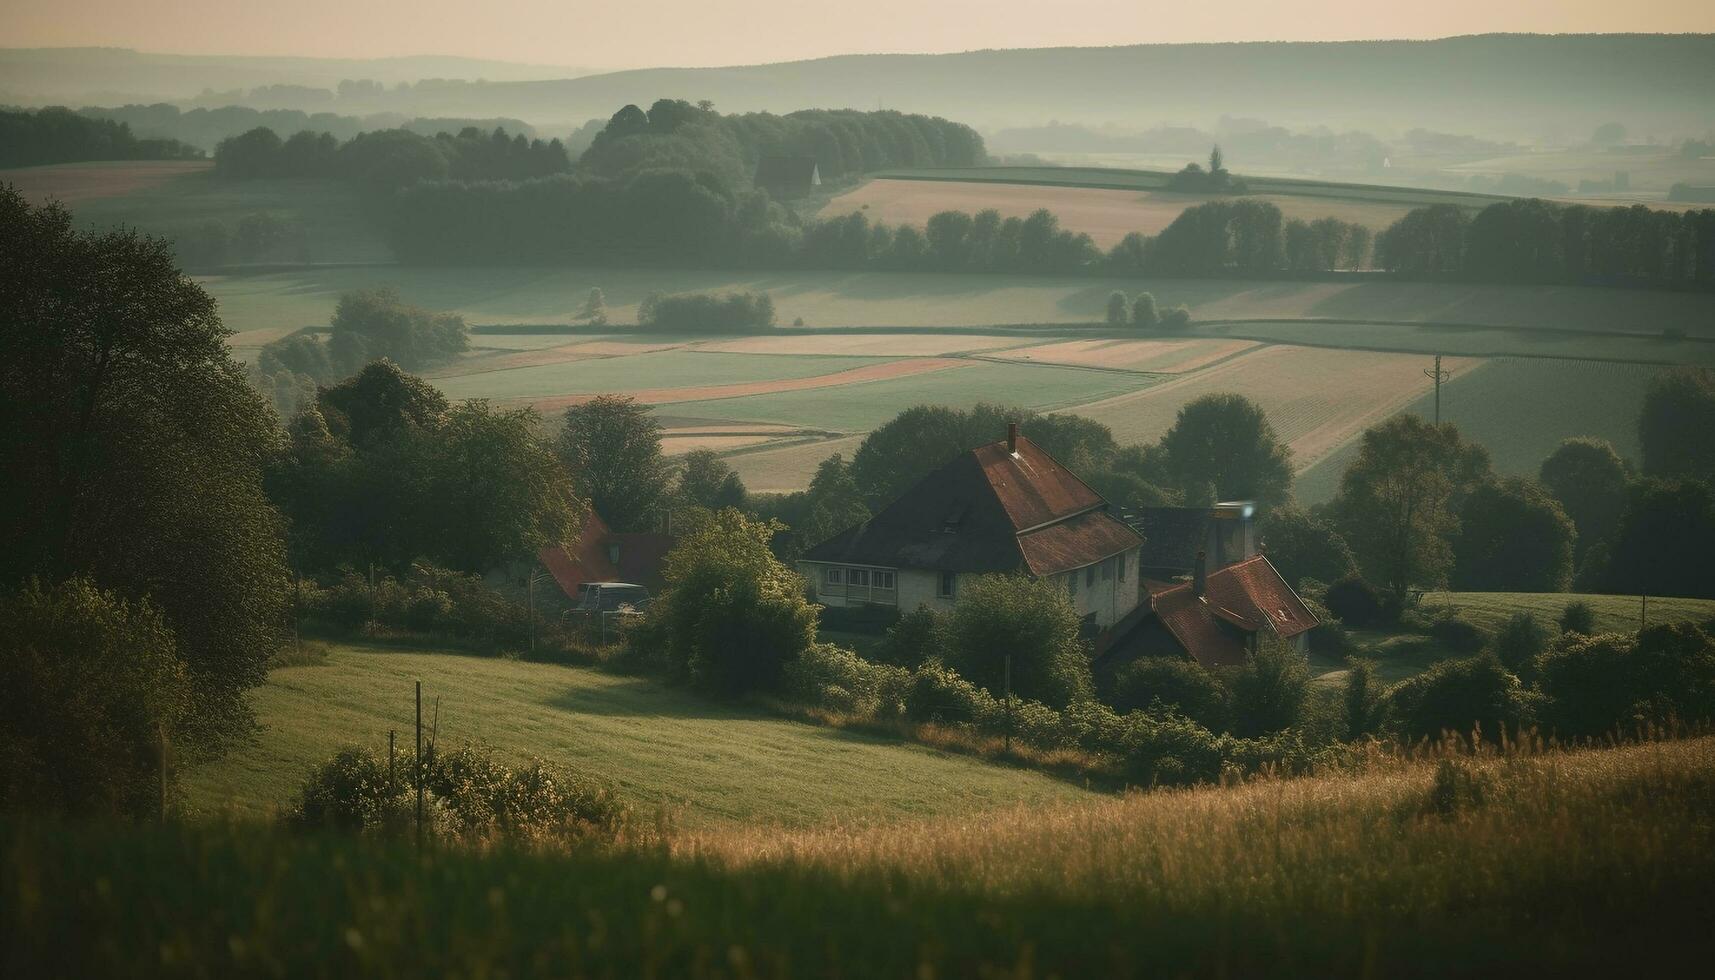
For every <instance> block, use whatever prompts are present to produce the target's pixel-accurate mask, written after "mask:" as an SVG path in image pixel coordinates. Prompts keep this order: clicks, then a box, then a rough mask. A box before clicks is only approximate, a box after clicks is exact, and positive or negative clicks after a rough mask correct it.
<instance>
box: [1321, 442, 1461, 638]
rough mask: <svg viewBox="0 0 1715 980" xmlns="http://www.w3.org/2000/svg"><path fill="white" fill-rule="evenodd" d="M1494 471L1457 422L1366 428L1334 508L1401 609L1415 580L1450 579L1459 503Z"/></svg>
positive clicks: (1365, 567) (1371, 572) (1362, 558)
mask: <svg viewBox="0 0 1715 980" xmlns="http://www.w3.org/2000/svg"><path fill="white" fill-rule="evenodd" d="M1488 474H1489V456H1488V453H1487V452H1485V451H1484V450H1483V448H1482V447H1481V446H1476V445H1471V444H1468V443H1466V442H1465V441H1464V440H1463V439H1461V438H1460V436H1459V430H1458V429H1457V428H1456V427H1454V426H1453V425H1452V424H1450V423H1449V424H1443V425H1439V426H1437V425H1433V424H1431V423H1429V422H1425V421H1424V420H1423V419H1421V418H1418V417H1417V416H1415V415H1396V416H1394V417H1393V418H1391V419H1388V420H1387V421H1386V422H1383V423H1381V424H1380V425H1377V426H1374V427H1372V428H1370V429H1368V430H1366V431H1365V432H1364V435H1363V439H1362V442H1361V443H1360V446H1359V450H1358V457H1357V459H1355V460H1353V461H1352V463H1351V465H1350V466H1348V467H1347V468H1346V472H1345V473H1344V474H1342V476H1341V478H1340V492H1339V495H1338V496H1337V497H1335V499H1334V501H1333V504H1332V506H1331V512H1332V513H1333V514H1334V515H1335V523H1336V525H1337V526H1338V527H1339V528H1340V529H1341V531H1342V533H1343V534H1344V535H1345V538H1346V542H1347V543H1348V544H1350V545H1351V546H1352V553H1353V554H1354V555H1355V556H1356V557H1357V559H1358V567H1359V568H1360V569H1361V570H1362V571H1363V573H1364V577H1365V578H1367V579H1369V580H1370V581H1372V582H1375V583H1378V584H1380V585H1381V586H1383V587H1384V588H1385V589H1386V590H1387V591H1388V592H1389V593H1390V594H1391V595H1392V598H1393V601H1394V604H1395V606H1396V608H1397V607H1399V606H1403V604H1404V601H1405V596H1406V593H1407V592H1408V591H1409V590H1410V589H1411V588H1412V587H1413V586H1435V585H1439V584H1441V583H1442V582H1443V581H1445V580H1446V576H1447V571H1448V569H1449V568H1450V567H1451V565H1452V563H1453V551H1452V545H1451V541H1452V537H1453V535H1454V534H1456V533H1457V532H1458V529H1459V520H1458V516H1457V515H1458V512H1459V507H1460V505H1461V504H1462V503H1463V498H1464V496H1465V494H1466V493H1468V492H1469V490H1470V488H1471V487H1474V486H1476V485H1478V484H1480V483H1482V482H1484V481H1485V480H1486V479H1487V478H1488Z"/></svg>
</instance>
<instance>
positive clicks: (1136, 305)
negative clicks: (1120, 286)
mask: <svg viewBox="0 0 1715 980" xmlns="http://www.w3.org/2000/svg"><path fill="white" fill-rule="evenodd" d="M1131 322H1132V323H1133V324H1135V325H1136V326H1139V327H1143V328H1144V329H1146V330H1152V329H1154V328H1155V327H1158V326H1160V325H1161V313H1160V312H1159V311H1157V310H1156V308H1155V294H1154V293H1138V294H1137V299H1135V300H1132V304H1131Z"/></svg>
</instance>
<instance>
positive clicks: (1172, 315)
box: [1161, 303, 1191, 330]
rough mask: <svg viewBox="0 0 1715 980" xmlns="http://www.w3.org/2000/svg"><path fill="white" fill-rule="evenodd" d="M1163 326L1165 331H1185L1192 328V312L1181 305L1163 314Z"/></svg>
mask: <svg viewBox="0 0 1715 980" xmlns="http://www.w3.org/2000/svg"><path fill="white" fill-rule="evenodd" d="M1161 326H1162V328H1163V329H1165V330H1184V329H1185V328H1187V327H1189V326H1191V311H1190V309H1188V308H1187V307H1186V306H1185V304H1183V303H1181V304H1179V305H1178V306H1175V307H1174V308H1173V309H1171V310H1168V311H1167V312H1166V313H1163V314H1161Z"/></svg>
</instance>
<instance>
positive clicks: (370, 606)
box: [300, 562, 530, 646]
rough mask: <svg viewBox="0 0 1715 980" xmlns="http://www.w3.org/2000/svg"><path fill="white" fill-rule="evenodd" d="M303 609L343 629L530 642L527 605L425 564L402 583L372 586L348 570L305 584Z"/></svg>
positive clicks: (385, 580)
mask: <svg viewBox="0 0 1715 980" xmlns="http://www.w3.org/2000/svg"><path fill="white" fill-rule="evenodd" d="M300 608H301V610H302V613H303V615H305V616H306V617H308V618H310V619H312V620H317V621H320V622H323V623H326V624H328V625H330V626H334V627H337V628H340V629H344V630H356V629H359V628H360V627H365V626H368V627H372V628H373V627H380V628H383V629H389V630H403V631H407V632H411V633H420V634H424V635H428V636H434V637H445V638H453V639H462V640H477V641H482V642H487V643H495V644H501V645H511V646H518V645H521V644H524V643H527V642H528V641H529V637H530V611H529V608H528V607H527V606H525V605H524V604H523V603H521V602H518V601H516V600H514V599H511V598H508V597H507V596H505V595H502V594H501V593H500V592H497V591H495V590H494V589H492V588H490V587H489V586H488V585H487V583H485V582H484V581H483V580H482V579H481V578H480V577H478V576H475V575H466V574H464V573H462V572H454V571H449V570H447V569H445V568H441V567H439V566H436V565H431V564H428V563H426V562H418V563H416V564H413V565H412V566H411V570H410V571H409V572H408V573H407V574H406V576H405V578H404V580H403V581H401V580H399V579H396V578H394V577H393V576H391V575H384V576H382V577H381V578H379V579H377V580H376V582H375V584H374V585H370V584H369V580H368V579H367V578H365V577H364V576H362V575H359V574H358V573H357V572H355V571H351V570H349V569H348V570H347V571H346V572H345V573H344V574H343V575H341V576H340V578H339V579H338V580H337V581H335V582H334V583H332V584H331V585H328V586H325V587H317V586H314V585H306V587H305V588H304V590H303V593H302V596H301V599H300Z"/></svg>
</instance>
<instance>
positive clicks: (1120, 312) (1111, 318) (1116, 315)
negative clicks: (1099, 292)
mask: <svg viewBox="0 0 1715 980" xmlns="http://www.w3.org/2000/svg"><path fill="white" fill-rule="evenodd" d="M1125 321H1126V300H1125V294H1124V293H1122V292H1120V291H1119V290H1117V289H1116V290H1114V291H1113V292H1111V293H1109V294H1108V326H1110V327H1119V326H1124V325H1125Z"/></svg>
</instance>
